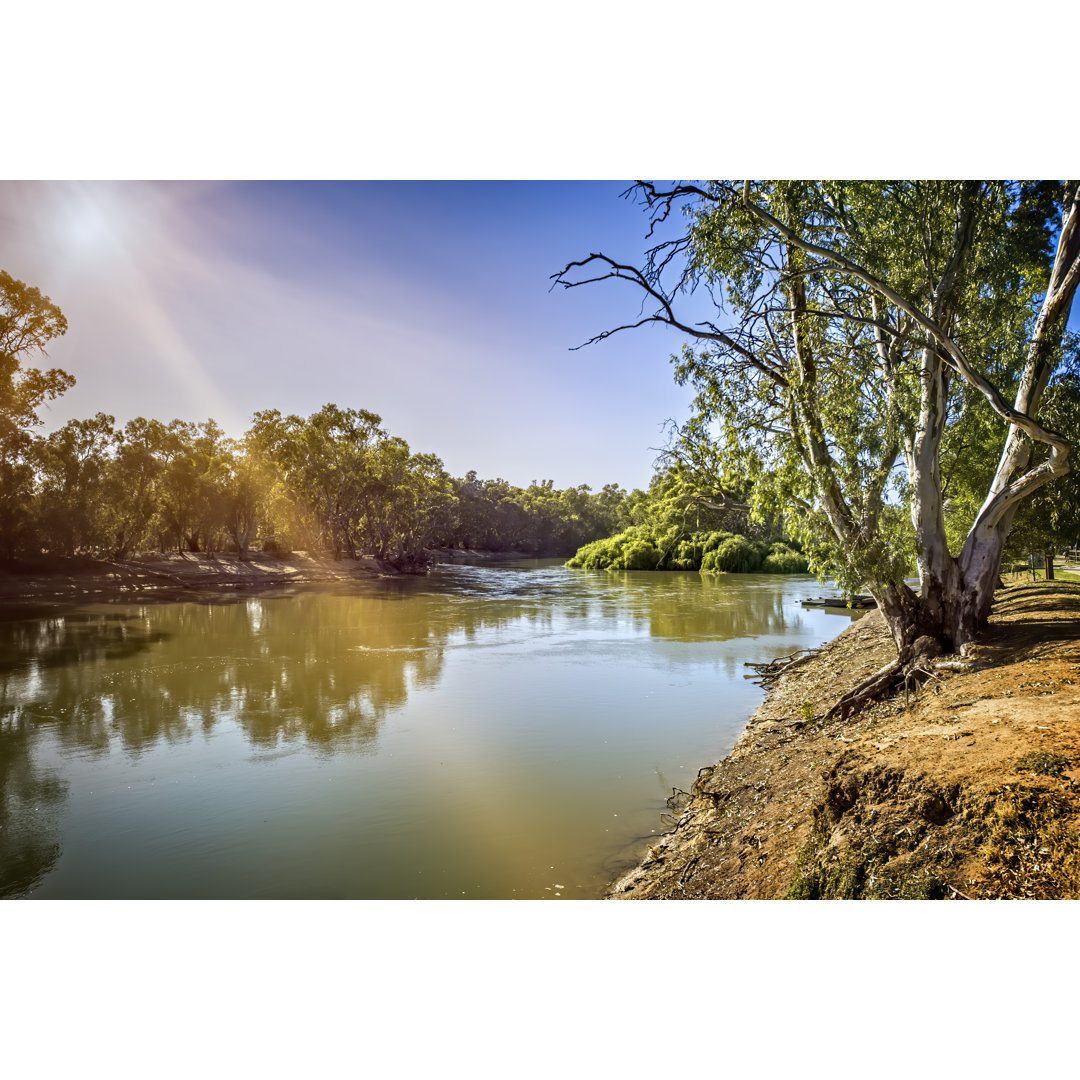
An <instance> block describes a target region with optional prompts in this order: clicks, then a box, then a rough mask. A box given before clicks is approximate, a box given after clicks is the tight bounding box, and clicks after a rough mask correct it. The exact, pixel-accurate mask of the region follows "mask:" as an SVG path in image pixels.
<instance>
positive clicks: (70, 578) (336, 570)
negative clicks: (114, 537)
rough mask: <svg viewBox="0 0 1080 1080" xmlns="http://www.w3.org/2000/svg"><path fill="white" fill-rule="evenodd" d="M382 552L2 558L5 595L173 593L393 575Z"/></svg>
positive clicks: (65, 597)
mask: <svg viewBox="0 0 1080 1080" xmlns="http://www.w3.org/2000/svg"><path fill="white" fill-rule="evenodd" d="M393 575H394V572H393V571H392V570H390V569H388V568H386V567H385V566H384V565H383V564H382V563H380V562H379V560H378V559H374V558H371V557H364V558H359V559H348V558H341V559H334V558H333V556H331V555H311V554H308V553H307V552H303V551H296V552H292V553H290V554H288V555H274V554H268V553H265V552H252V553H249V554H248V555H246V556H245V557H244V558H243V559H240V557H239V556H238V555H236V554H235V553H229V552H222V553H216V554H212V555H208V554H204V553H196V554H190V553H187V552H169V553H162V552H146V553H141V554H138V555H131V556H129V557H128V558H126V559H118V560H115V561H105V560H101V559H79V558H74V559H61V558H49V559H46V558H42V559H37V560H33V561H30V560H24V561H18V562H5V563H0V603H11V604H26V603H33V602H38V601H48V602H52V601H72V600H83V601H86V600H131V599H159V600H175V599H184V598H189V597H191V596H192V595H193V594H198V593H206V592H233V591H237V590H245V589H262V588H280V587H282V586H300V585H316V584H325V583H331V582H347V581H355V580H357V579H362V578H372V577H386V576H393Z"/></svg>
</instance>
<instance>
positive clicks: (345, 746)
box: [0, 560, 847, 899]
mask: <svg viewBox="0 0 1080 1080" xmlns="http://www.w3.org/2000/svg"><path fill="white" fill-rule="evenodd" d="M815 588H817V586H816V584H815V583H814V582H813V580H812V579H810V578H806V577H775V576H766V575H730V576H727V577H720V578H712V579H703V578H702V577H701V576H699V575H698V574H696V573H620V574H614V573H604V572H588V571H574V570H567V569H566V568H565V567H563V566H562V565H561V563H559V562H556V561H552V560H532V561H522V562H519V563H510V564H501V565H499V566H497V567H492V566H461V565H457V566H451V565H446V566H440V567H437V568H436V569H435V570H434V571H433V573H432V574H431V575H430V576H429V577H427V578H413V579H395V580H372V581H363V582H358V583H356V584H354V585H350V586H349V587H348V588H347V589H346V588H337V589H324V590H308V591H303V592H297V593H294V594H284V593H280V594H278V595H262V596H258V597H251V596H248V597H228V598H217V599H215V600H213V601H210V600H209V599H208V600H207V602H202V603H192V602H187V603H159V604H143V605H137V604H108V605H106V604H96V605H93V604H84V605H80V606H72V605H69V606H66V607H56V608H54V609H51V610H48V611H45V612H40V611H39V612H38V613H36V614H34V615H33V616H29V615H16V614H9V615H7V616H6V617H5V618H4V619H3V620H0V896H4V897H32V898H83V899H91V898H115V899H152V898H171V899H191V898H215V899H226V898H262V897H273V898H331V897H337V898H352V899H407V898H426V899H462V898H485V899H511V898H519V899H556V898H561V899H585V898H594V897H597V896H599V895H600V894H601V893H602V892H603V890H604V888H605V886H606V885H607V884H608V883H609V882H610V881H611V880H612V879H613V878H614V877H616V876H617V875H618V874H619V873H620V872H621V871H622V870H624V869H626V868H627V867H628V866H629V865H630V864H631V863H632V862H633V861H635V860H636V858H637V857H638V855H639V854H640V853H641V852H642V851H643V849H644V847H645V846H646V845H647V843H648V840H649V838H650V837H653V836H655V835H657V834H658V833H660V832H663V831H664V825H663V823H662V820H661V815H662V814H663V813H664V812H665V810H666V807H665V799H666V798H667V796H669V795H670V794H671V791H672V788H682V789H686V788H688V787H689V786H690V784H691V783H692V781H693V779H694V777H695V775H696V774H697V770H698V768H699V767H700V766H702V765H704V764H707V763H710V762H714V761H716V760H717V759H718V758H720V757H721V756H723V755H724V754H725V753H726V752H727V751H728V750H729V749H730V748H731V747H732V745H733V744H734V742H735V740H736V738H737V737H738V735H739V733H740V731H741V730H742V727H743V725H744V724H745V722H746V719H747V717H748V716H749V714H750V713H751V712H752V710H753V709H754V707H755V706H756V705H757V704H758V702H759V701H760V700H761V693H762V692H761V690H760V689H759V688H758V687H757V686H756V685H755V684H754V683H753V682H751V681H750V680H748V679H746V678H744V675H745V674H746V673H747V671H748V669H747V668H745V667H744V662H745V661H766V660H770V659H772V658H773V657H775V656H777V655H781V654H784V653H788V652H792V651H793V650H795V649H800V648H805V647H808V646H812V645H818V644H820V643H821V642H823V641H825V640H827V639H828V638H831V637H833V636H834V635H835V634H837V633H838V632H839V631H840V630H841V629H843V627H844V626H846V625H847V619H846V618H845V617H843V616H841V617H837V615H836V614H833V613H829V612H825V611H823V610H821V609H804V608H802V607H801V605H800V603H799V602H800V600H801V599H802V598H803V597H805V596H807V595H809V594H810V593H812V592H813V591H814V590H815Z"/></svg>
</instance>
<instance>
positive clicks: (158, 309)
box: [0, 181, 689, 488]
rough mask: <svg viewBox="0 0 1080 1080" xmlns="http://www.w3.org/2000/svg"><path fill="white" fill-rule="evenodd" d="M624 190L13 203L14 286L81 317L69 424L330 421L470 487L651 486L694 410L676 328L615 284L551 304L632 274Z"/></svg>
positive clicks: (203, 191) (54, 409)
mask: <svg viewBox="0 0 1080 1080" xmlns="http://www.w3.org/2000/svg"><path fill="white" fill-rule="evenodd" d="M627 186H628V184H627V182H622V181H613V182H536V183H531V182H450V181H436V182H402V183H396V182H363V183H285V182H258V183H220V184H198V183H168V184H149V183H121V184H108V183H4V184H0V230H2V233H3V235H4V237H5V244H4V247H3V253H2V254H3V262H2V264H0V265H2V266H3V268H4V269H6V270H8V271H9V272H10V273H12V274H13V275H14V276H15V277H17V278H21V279H22V280H24V281H27V282H30V283H32V284H35V285H37V286H38V287H39V288H41V289H42V291H43V292H45V293H47V294H48V295H49V296H51V297H52V299H53V300H54V301H55V302H56V303H58V304H59V305H60V307H61V308H62V310H63V311H64V313H65V314H66V315H67V317H68V321H69V324H70V328H69V331H68V334H67V336H66V337H65V338H64V339H62V340H59V341H57V342H55V343H54V344H53V346H52V347H51V348H50V361H51V363H54V364H56V365H58V366H60V367H62V368H64V369H65V370H67V371H70V372H71V373H72V374H73V375H75V377H76V378H77V380H78V383H77V385H76V387H75V388H74V389H73V390H71V391H69V392H68V394H66V395H65V396H64V397H63V398H61V399H60V400H58V401H57V402H55V403H54V404H53V405H52V406H51V408H50V411H49V414H48V426H49V427H54V426H57V425H58V424H60V423H63V422H64V421H66V420H67V419H70V418H71V417H81V416H88V415H92V414H93V413H94V412H97V411H98V410H101V411H104V412H108V413H111V414H113V415H114V416H115V417H116V418H117V420H118V421H120V422H124V421H126V420H128V419H130V418H131V417H133V416H137V415H144V416H152V417H157V418H159V419H165V420H168V419H172V418H173V417H181V418H183V419H205V418H206V417H208V416H209V417H213V418H214V419H216V420H217V421H218V422H219V423H221V424H222V426H224V427H225V428H226V430H227V431H229V432H230V433H232V434H239V433H240V432H241V431H243V430H244V429H245V428H246V426H247V424H248V423H249V421H250V418H251V414H252V413H253V412H255V411H256V410H258V409H266V408H278V409H281V410H282V411H283V412H296V413H300V414H305V415H306V414H308V413H311V412H313V411H315V410H317V409H319V408H320V407H321V406H322V405H324V404H325V403H327V402H329V401H333V402H335V403H337V404H339V405H343V406H349V407H355V408H365V409H369V410H371V411H373V412H377V413H378V414H379V415H381V416H382V418H383V421H384V423H385V425H386V426H387V427H388V429H389V430H390V431H391V432H392V433H393V434H395V435H401V436H403V437H404V438H405V439H407V440H408V442H409V443H410V445H411V446H412V447H413V448H414V449H416V450H423V451H430V452H434V453H437V454H439V456H440V457H442V459H443V461H444V462H445V464H446V467H447V469H448V470H449V471H450V472H451V473H453V474H455V475H462V474H464V473H465V472H467V471H468V470H469V469H475V470H476V471H477V472H478V473H479V474H480V475H481V476H482V477H485V478H488V477H494V476H502V477H504V478H505V479H507V480H510V481H511V482H513V483H516V484H522V485H525V484H528V483H530V482H531V481H532V480H534V479H535V480H540V479H544V478H551V479H553V480H554V481H555V483H556V485H557V486H559V487H563V486H567V485H571V484H575V485H576V484H580V483H587V484H590V485H591V486H593V487H594V488H598V487H600V486H602V485H603V484H605V483H608V482H612V481H614V482H617V483H619V484H622V485H623V486H626V487H638V486H644V485H646V484H647V483H648V480H649V477H650V475H651V472H652V463H653V460H654V458H655V450H654V448H656V447H658V446H659V445H660V443H661V441H662V435H661V425H662V424H663V422H664V421H665V420H666V419H667V418H669V417H670V418H681V417H682V416H683V415H684V413H685V411H686V405H687V403H688V400H689V394H688V392H687V391H686V390H682V389H680V388H678V387H676V386H675V385H674V382H673V380H672V377H671V368H670V364H669V356H670V355H671V354H672V353H673V352H675V351H677V350H678V348H679V345H680V340H679V336H678V335H677V334H675V333H674V332H673V331H667V332H665V328H662V327H649V328H643V329H641V330H636V331H633V332H626V333H623V334H619V335H616V336H615V337H613V338H612V339H610V340H608V341H605V342H602V343H600V344H597V345H593V346H590V347H589V348H587V349H584V350H581V351H578V352H572V351H570V350H571V347H572V346H575V345H578V344H580V343H581V342H583V341H585V340H586V339H587V338H588V337H590V336H591V335H592V334H594V333H597V332H598V331H600V330H603V329H606V328H608V327H610V326H613V325H616V324H618V323H620V322H625V321H627V320H628V319H633V318H635V317H636V315H637V312H638V309H639V306H640V300H639V298H638V297H637V296H636V295H634V291H633V290H632V288H631V287H629V286H627V285H623V286H622V287H620V286H619V285H618V284H614V285H610V286H608V285H604V286H595V287H589V288H585V289H580V290H571V291H564V290H562V289H557V290H555V291H550V284H551V282H550V280H549V279H550V275H551V274H553V273H555V272H556V271H558V270H559V269H561V268H562V266H563V265H564V264H565V263H566V262H567V261H569V260H570V259H574V258H580V257H582V256H584V255H586V254H588V253H589V252H590V251H599V250H603V251H605V252H607V253H609V254H611V255H613V256H617V257H620V258H623V257H624V258H626V259H627V260H637V259H639V258H640V256H641V253H642V251H643V249H644V246H645V243H644V237H645V232H646V231H647V226H648V221H647V218H646V216H645V214H644V213H643V210H642V208H641V207H640V206H635V205H634V204H632V203H630V202H628V201H626V200H623V199H620V198H619V195H620V193H621V192H622V191H623V190H625V188H626V187H627Z"/></svg>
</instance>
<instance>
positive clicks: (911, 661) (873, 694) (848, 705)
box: [823, 637, 941, 721]
mask: <svg viewBox="0 0 1080 1080" xmlns="http://www.w3.org/2000/svg"><path fill="white" fill-rule="evenodd" d="M940 655H941V645H940V644H939V643H938V642H937V641H935V640H934V638H931V637H921V638H918V639H917V640H916V641H915V643H914V644H913V645H912V646H911V648H910V650H908V652H907V654H906V656H898V657H897V658H896V659H895V660H893V661H891V662H890V663H888V664H886V665H885V666H884V667H882V668H879V669H878V670H877V671H875V672H874V674H873V675H870V676H868V677H867V678H865V679H863V681H862V682H861V683H859V684H858V686H856V687H855V688H854V689H852V690H849V691H848V692H847V693H846V694H844V696H843V697H842V698H840V700H839V701H837V702H836V703H835V704H834V705H833V706H832V708H830V709H829V710H828V711H827V712H826V713H825V716H824V718H823V719H825V720H827V721H828V720H846V719H847V717H848V716H850V715H852V714H853V713H857V712H858V711H859V710H860V709H861V708H862V707H863V706H864V705H866V704H867V703H869V702H871V701H874V700H877V699H880V698H883V697H887V696H888V694H889V692H890V691H891V690H892V689H893V688H894V687H896V686H898V685H899V684H900V682H901V681H902V682H903V686H904V704H905V705H907V703H908V693H909V691H910V689H911V686H912V685H914V686H915V692H916V693H918V691H919V689H920V688H921V687H922V685H923V683H924V682H926V681H928V680H930V679H935V678H937V676H936V675H935V674H934V673H933V671H932V670H930V665H931V664H932V663H933V661H934V659H935V658H936V657H938V656H940Z"/></svg>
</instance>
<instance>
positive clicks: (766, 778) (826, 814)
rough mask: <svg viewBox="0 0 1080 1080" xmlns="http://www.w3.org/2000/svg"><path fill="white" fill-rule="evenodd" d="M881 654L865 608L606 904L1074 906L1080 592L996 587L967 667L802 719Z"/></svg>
mask: <svg viewBox="0 0 1080 1080" xmlns="http://www.w3.org/2000/svg"><path fill="white" fill-rule="evenodd" d="M891 648H892V646H891V643H890V641H889V638H888V636H887V633H886V630H885V626H884V622H883V620H882V619H881V616H880V615H879V614H878V613H877V612H874V613H872V614H871V615H868V616H866V617H865V618H863V619H861V620H859V621H858V622H856V623H853V624H852V625H851V626H850V627H849V628H848V629H846V630H845V631H844V632H843V633H842V634H840V635H839V637H837V638H836V639H835V640H834V641H832V642H830V643H829V644H828V645H827V646H826V647H825V648H824V649H823V650H822V651H821V652H820V653H819V654H818V655H817V656H816V657H814V658H813V659H811V660H809V661H807V662H806V663H805V664H803V665H801V666H800V667H799V668H797V669H796V670H794V671H792V672H791V673H790V674H787V675H783V676H781V677H780V679H779V680H778V681H777V683H776V684H775V686H774V688H773V690H772V692H771V693H770V694H769V695H768V698H767V699H766V701H765V702H764V704H763V705H762V706H761V707H760V708H759V709H758V710H757V712H755V714H754V715H753V717H752V718H751V720H750V723H749V724H748V726H747V729H746V731H745V733H744V734H743V736H742V738H741V739H740V741H739V742H738V744H737V745H736V746H735V748H734V750H733V751H732V752H731V754H729V755H728V757H726V758H725V759H724V760H723V761H722V762H720V763H719V764H718V765H715V766H712V767H707V768H705V769H702V770H701V772H700V774H699V776H698V779H697V781H696V782H695V784H694V786H693V791H692V792H691V793H690V795H689V797H688V800H686V802H685V805H684V806H680V807H679V809H680V810H681V811H682V812H681V814H680V816H679V817H678V823H677V827H676V828H675V830H674V831H673V832H672V833H670V834H668V835H667V836H666V837H664V838H663V839H662V840H661V842H660V843H659V844H657V845H656V846H654V847H653V848H652V849H651V850H650V851H648V852H647V853H646V854H645V857H644V859H643V861H642V862H641V863H640V864H639V866H637V867H635V868H634V869H633V870H631V871H630V872H629V873H628V874H626V875H625V876H624V877H622V878H621V879H620V880H619V881H618V882H616V883H615V885H614V886H613V887H612V889H611V892H610V894H609V895H610V896H612V897H613V898H628V899H751V898H752V899H780V898H785V897H786V898H791V899H818V898H821V899H826V898H859V899H862V898H866V899H871V898H881V899H890V898H909V899H916V898H918V899H934V898H941V899H958V898H961V897H963V898H971V899H984V898H1019V897H1034V898H1065V897H1069V898H1076V897H1080V834H1078V833H1077V831H1076V830H1077V826H1078V825H1080V586H1077V585H1074V584H1063V583H1058V582H1050V583H1039V584H1037V585H1031V584H1028V585H1017V586H1012V587H1010V588H1008V589H1005V590H1002V591H1001V592H999V593H998V597H997V601H996V603H995V608H994V613H993V615H992V616H991V619H990V626H989V629H988V632H987V633H986V635H984V637H983V639H982V640H981V641H980V642H979V643H978V644H977V645H976V646H975V647H974V648H973V649H972V650H971V653H970V655H969V657H968V659H969V660H970V662H971V667H970V670H967V671H961V672H945V671H939V672H938V673H937V675H936V677H935V678H934V679H931V680H930V681H929V682H928V684H927V685H926V687H925V688H924V689H923V690H922V692H921V693H920V694H919V695H918V696H917V697H915V698H913V699H912V700H911V701H910V702H909V703H908V704H907V705H905V702H904V697H903V695H902V694H901V695H900V696H899V698H896V699H893V700H891V701H888V702H884V703H880V704H877V705H874V706H873V707H871V708H869V709H867V710H865V711H864V712H862V713H861V714H860V715H858V716H855V717H851V718H849V719H848V720H847V721H845V722H833V723H829V724H824V723H822V722H821V721H820V720H815V719H812V717H820V716H821V715H822V714H823V713H824V712H825V710H826V709H827V708H828V707H829V706H830V705H831V704H832V703H833V702H834V701H836V700H837V699H838V698H839V697H840V695H841V694H842V692H843V691H844V690H846V689H848V688H850V687H851V686H852V685H853V684H854V683H855V682H856V681H857V680H858V679H859V678H861V677H862V676H863V675H865V674H869V673H870V672H871V671H873V670H875V669H876V668H877V667H879V666H881V665H882V664H883V663H885V662H886V660H888V659H889V658H890V656H891V655H894V654H893V653H891V652H890V650H891ZM955 660H956V661H957V662H962V661H961V659H960V658H959V657H957V658H955ZM808 718H809V719H808Z"/></svg>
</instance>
